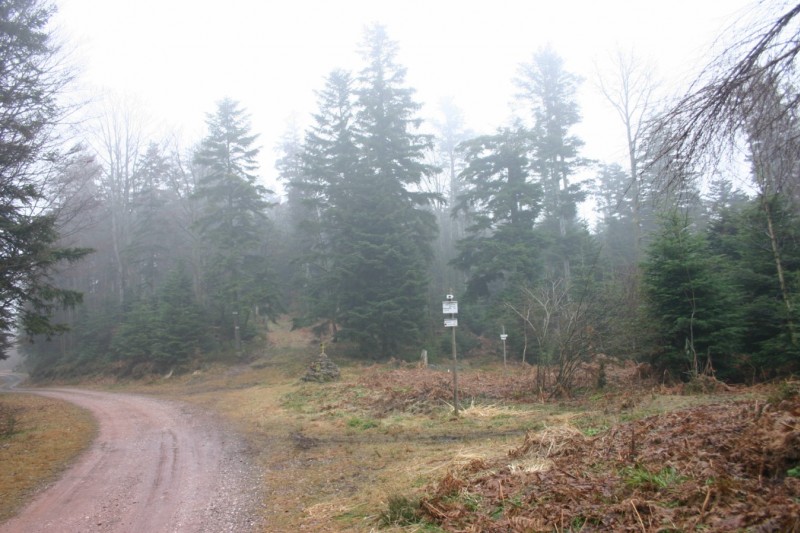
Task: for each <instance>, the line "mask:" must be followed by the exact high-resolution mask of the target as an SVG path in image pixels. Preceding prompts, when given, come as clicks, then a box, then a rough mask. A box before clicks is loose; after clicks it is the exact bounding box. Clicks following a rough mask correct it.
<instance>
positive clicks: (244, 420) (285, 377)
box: [116, 323, 720, 531]
mask: <svg viewBox="0 0 800 533" xmlns="http://www.w3.org/2000/svg"><path fill="white" fill-rule="evenodd" d="M269 339H270V341H271V343H272V344H271V345H270V346H269V347H268V348H267V349H266V351H265V353H264V354H263V355H262V356H261V357H260V358H258V359H257V360H256V361H255V362H254V363H252V364H249V365H245V364H242V365H240V366H234V367H222V366H219V367H211V368H206V369H204V370H202V371H198V372H195V373H192V374H189V375H184V376H173V377H171V378H170V379H160V378H154V379H152V380H150V381H149V382H147V383H142V382H139V383H136V384H130V383H129V384H126V385H124V386H123V385H116V387H118V388H124V389H126V390H135V391H137V392H143V393H147V394H156V395H162V396H167V397H171V398H175V399H179V400H182V401H188V402H193V403H196V404H199V405H202V406H204V407H206V408H209V409H211V410H214V411H216V412H219V413H220V414H222V415H224V416H225V417H226V418H228V419H230V420H232V421H233V422H234V424H235V425H236V426H237V429H238V430H239V431H240V432H241V433H243V434H244V435H246V437H247V438H248V439H249V442H250V443H251V446H252V450H253V453H254V456H255V457H256V458H257V461H258V464H259V466H260V468H261V470H262V472H263V477H264V485H265V487H264V493H265V501H264V504H265V514H266V519H267V522H266V523H267V524H269V526H268V529H269V531H301V530H305V531H371V530H373V529H376V528H379V527H382V528H385V530H386V531H440V529H439V528H438V527H437V526H434V525H432V524H429V523H426V522H425V521H424V518H423V516H422V515H421V514H419V513H417V512H416V511H415V510H414V509H415V507H414V506H415V502H419V501H420V498H423V497H424V495H425V492H426V491H427V490H430V487H431V486H437V485H441V484H442V480H447V479H448V476H449V475H450V473H451V472H457V471H463V470H464V469H467V470H469V469H470V468H474V469H475V470H476V471H477V470H479V469H480V467H481V465H486V464H492V465H500V468H506V469H508V471H510V472H511V473H512V475H519V476H524V475H531V474H532V473H535V472H540V471H543V470H547V469H549V468H550V467H551V464H552V462H551V461H550V459H549V458H548V454H549V453H552V452H553V451H554V450H556V449H557V447H558V446H560V445H561V443H562V442H566V439H567V437H569V436H574V435H581V434H582V435H583V436H584V437H586V438H603V435H604V434H606V433H608V432H610V431H612V430H613V428H614V427H615V426H617V425H618V424H620V423H624V422H627V421H632V420H639V419H642V418H644V417H647V416H651V415H654V414H661V413H669V412H671V411H674V410H676V409H682V408H685V407H690V406H693V405H701V404H704V403H709V402H712V401H720V398H719V397H717V398H713V397H709V396H680V395H675V394H674V393H666V394H659V393H653V392H650V391H644V390H642V391H638V392H637V391H634V390H632V389H630V388H625V387H618V388H616V389H615V388H614V387H609V390H607V391H605V392H603V393H598V394H596V395H594V396H592V397H589V398H585V399H584V400H582V401H575V402H565V403H540V402H537V401H536V400H535V398H533V397H529V396H526V395H525V393H524V392H525V391H524V389H522V388H521V387H523V386H524V382H523V381H522V380H521V379H520V374H522V373H523V372H524V371H525V369H523V368H520V372H516V371H515V372H514V373H507V372H505V371H504V370H503V369H502V368H501V367H500V366H497V367H492V366H489V367H484V368H481V369H480V370H475V369H466V370H465V371H464V372H463V373H461V375H460V378H461V379H463V382H464V384H465V387H468V386H472V387H473V389H474V390H476V391H480V390H487V391H489V392H490V394H489V395H484V396H482V395H481V394H480V393H477V392H476V393H475V394H472V395H470V394H467V395H466V396H465V398H464V400H463V405H462V407H463V410H462V416H461V417H460V418H458V419H456V418H454V417H453V413H452V407H451V406H450V405H449V404H448V403H447V399H443V398H448V399H449V398H451V396H449V395H448V394H447V391H446V390H444V391H443V390H441V389H442V388H445V389H446V387H447V384H448V383H449V379H450V375H449V374H447V373H446V372H444V371H439V372H436V371H434V370H426V371H419V370H413V369H411V370H408V371H407V372H406V371H405V370H403V369H402V368H401V369H397V368H394V367H389V366H388V365H387V366H385V367H383V366H381V367H365V366H359V364H358V363H356V362H352V361H350V362H347V361H346V360H344V359H342V358H341V357H338V356H337V354H336V353H335V352H333V350H332V349H331V347H330V346H329V347H328V354H329V355H330V356H331V358H332V359H333V360H334V361H335V362H336V363H338V364H340V365H341V364H342V363H343V362H345V364H344V365H343V367H342V379H341V380H340V381H339V382H335V383H326V384H317V383H304V382H301V381H300V377H301V376H302V375H303V373H304V371H305V369H306V368H307V366H308V365H309V364H310V363H311V362H312V360H313V359H314V358H315V356H316V354H317V353H318V350H319V346H318V345H317V343H316V342H314V341H313V339H311V338H310V337H308V336H306V337H303V336H302V335H301V334H299V333H297V332H290V331H289V327H288V324H284V323H282V324H279V325H278V326H277V327H276V328H274V331H272V332H271V333H270V336H269ZM504 387H505V388H506V389H505V390H511V392H510V393H509V394H508V396H507V398H503V397H502V394H494V391H499V392H502V391H503V390H504ZM508 387H511V389H509V388H508ZM665 392H669V391H665ZM526 433H530V434H533V435H536V436H537V438H536V439H534V440H532V441H531V442H534V441H535V442H536V443H539V444H537V446H546V447H547V449H545V448H541V449H539V450H538V451H537V450H533V451H532V452H531V453H529V454H527V455H525V456H521V457H518V458H514V457H510V456H509V452H511V451H512V450H517V449H519V448H520V445H524V443H525V442H528V441H527V439H526ZM541 443H544V444H541ZM629 474H630V476H631V477H632V478H633V477H634V475H638V474H641V472H629ZM653 474H654V476H655V477H654V480H651V481H653V482H655V483H657V482H658V480H656V479H655V478H657V477H658V476H659V475H660V476H662V477H665V476H666V475H667V474H669V472H659V471H655V472H653ZM448 498H454V499H456V500H458V503H459V504H460V505H462V506H463V507H465V508H471V507H477V506H478V505H479V504H480V503H481V502H480V501H477V500H476V501H473V500H472V499H470V498H472V496H471V495H470V494H469V493H468V492H464V491H461V492H459V491H455V492H454V493H453V494H452V495H451V496H448ZM514 504H515V502H514V501H513V500H512V499H509V500H508V501H506V502H505V503H504V506H505V507H503V509H505V511H509V509H511V507H513V505H514ZM503 509H500V510H499V511H498V512H501V511H502V512H505V511H503ZM509 512H510V511H509Z"/></svg>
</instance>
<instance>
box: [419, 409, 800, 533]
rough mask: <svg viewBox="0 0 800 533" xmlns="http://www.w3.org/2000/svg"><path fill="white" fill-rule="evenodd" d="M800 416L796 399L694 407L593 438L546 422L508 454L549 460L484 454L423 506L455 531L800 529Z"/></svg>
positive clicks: (454, 474)
mask: <svg viewBox="0 0 800 533" xmlns="http://www.w3.org/2000/svg"><path fill="white" fill-rule="evenodd" d="M750 404H752V402H750ZM757 414H758V416H756V415H757ZM798 421H800V400H798V399H795V400H793V401H791V402H790V401H784V402H783V403H781V404H780V405H777V406H771V407H770V408H768V409H763V410H759V409H757V408H756V407H754V406H752V405H748V404H747V403H746V402H739V403H727V404H718V405H706V406H701V407H694V408H691V409H686V410H683V411H679V412H674V413H670V414H665V415H659V416H653V417H649V418H646V419H643V420H640V421H637V422H633V423H630V424H627V425H624V426H621V427H618V428H616V429H615V430H612V431H610V432H607V433H605V434H603V435H601V436H598V437H595V438H586V437H584V436H583V435H581V434H580V433H579V432H577V431H576V430H565V429H564V428H547V429H546V430H544V431H541V432H537V433H529V434H528V435H526V436H525V439H524V440H523V442H522V443H521V444H520V446H518V447H517V448H514V449H512V450H511V451H510V452H509V453H508V456H509V458H510V459H513V460H515V461H519V460H522V459H524V458H538V459H542V460H545V459H546V460H547V461H549V462H550V464H551V466H550V468H549V469H545V470H540V471H530V472H525V471H521V470H519V469H517V470H515V469H514V468H513V467H512V466H511V465H509V464H507V459H503V458H502V457H498V458H497V459H495V460H484V461H483V462H482V463H481V464H480V465H478V464H471V465H470V468H469V470H466V469H462V470H458V471H456V472H451V473H448V474H447V475H446V476H445V477H444V478H443V479H442V481H441V482H440V483H439V485H438V486H437V487H436V488H435V489H434V490H433V491H432V496H431V497H429V498H427V499H423V502H424V503H423V506H422V507H423V511H424V512H425V513H427V516H428V518H429V519H430V520H431V521H434V522H436V523H438V524H440V525H441V526H442V527H444V528H445V529H447V530H449V531H485V532H500V531H503V532H507V531H520V532H523V531H525V532H527V531H553V530H556V531H584V532H587V531H637V532H650V531H659V530H665V529H673V530H685V531H692V530H711V531H729V530H737V529H746V530H748V531H800V503H798V502H800V500H799V499H798V498H800V479H797V478H793V477H786V472H787V469H788V468H791V467H792V466H795V465H797V464H798V461H800V455H798V454H800V440H798V439H800V433H799V432H798V431H799V430H798ZM631 435H634V437H633V438H634V439H635V444H634V446H635V457H632V456H631V442H632V437H631ZM512 464H513V463H512ZM479 467H484V468H483V470H480V469H479Z"/></svg>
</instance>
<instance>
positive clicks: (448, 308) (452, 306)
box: [442, 294, 458, 416]
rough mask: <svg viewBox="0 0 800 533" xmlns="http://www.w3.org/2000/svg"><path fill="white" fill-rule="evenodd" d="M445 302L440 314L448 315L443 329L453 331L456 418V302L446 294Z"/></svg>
mask: <svg viewBox="0 0 800 533" xmlns="http://www.w3.org/2000/svg"><path fill="white" fill-rule="evenodd" d="M446 298H447V300H445V301H444V302H442V313H443V314H444V315H450V317H449V318H445V319H444V327H446V328H452V330H453V410H454V411H455V414H456V416H458V368H457V364H458V359H457V357H456V327H458V318H456V315H457V314H458V302H457V301H455V300H453V295H452V294H448V295H447V296H446Z"/></svg>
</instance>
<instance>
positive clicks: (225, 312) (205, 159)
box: [194, 99, 281, 336]
mask: <svg viewBox="0 0 800 533" xmlns="http://www.w3.org/2000/svg"><path fill="white" fill-rule="evenodd" d="M207 125H208V130H209V131H208V135H207V137H206V138H205V139H203V141H202V143H201V144H200V147H199V149H198V150H197V152H196V153H195V156H194V163H195V164H196V165H198V166H199V168H200V173H201V175H200V179H199V181H198V184H197V190H196V192H195V198H196V199H197V200H198V201H200V202H201V211H202V214H201V215H200V217H199V218H198V221H197V230H198V232H199V234H200V237H201V238H202V240H203V242H204V243H205V246H206V257H205V262H204V265H203V272H204V278H205V279H204V282H205V296H206V299H205V303H206V306H207V307H208V308H209V309H211V310H212V312H213V313H214V315H215V317H214V320H216V322H217V324H218V325H220V326H223V330H224V331H227V332H228V333H229V334H232V333H233V327H232V326H233V323H234V320H233V316H232V314H233V313H238V316H239V317H240V321H241V325H242V326H243V327H245V326H246V325H247V322H248V320H249V317H250V315H251V312H252V311H253V310H254V309H256V308H258V309H259V310H262V311H264V312H265V313H266V315H267V316H274V315H275V314H277V313H278V312H279V311H280V309H281V307H280V300H279V295H278V289H277V287H276V284H275V276H274V274H273V273H272V271H271V268H270V265H269V260H268V256H267V253H266V252H267V251H266V250H265V249H264V248H265V246H264V243H265V231H266V227H267V224H268V219H267V215H266V210H267V208H268V207H269V206H270V203H269V202H268V201H267V199H266V195H267V193H268V192H269V191H268V190H267V189H266V188H265V187H264V186H262V185H260V184H259V183H258V178H257V176H256V174H255V172H256V171H257V169H258V164H257V162H256V156H257V155H258V152H259V149H258V148H257V147H255V146H254V143H255V141H256V139H257V135H253V134H251V133H250V123H249V118H248V116H247V115H246V114H245V111H244V110H243V109H241V108H240V107H239V104H238V103H237V102H235V101H233V100H231V99H225V100H222V101H221V102H220V103H219V104H218V107H217V111H216V112H215V113H214V114H210V115H209V116H208V120H207ZM231 336H232V335H231Z"/></svg>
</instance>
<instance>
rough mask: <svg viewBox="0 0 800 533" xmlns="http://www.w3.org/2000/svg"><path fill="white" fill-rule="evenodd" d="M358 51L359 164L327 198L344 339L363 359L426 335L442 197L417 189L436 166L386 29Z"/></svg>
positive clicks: (369, 36) (371, 32)
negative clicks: (434, 206)
mask: <svg viewBox="0 0 800 533" xmlns="http://www.w3.org/2000/svg"><path fill="white" fill-rule="evenodd" d="M362 55H363V58H364V61H365V62H366V66H365V67H364V69H363V70H362V71H361V73H360V75H359V76H358V80H357V81H358V87H357V89H356V96H357V109H358V110H357V113H356V118H355V124H354V132H355V135H354V140H355V144H356V146H357V147H358V150H359V159H358V163H357V166H356V168H355V169H354V172H353V173H352V174H349V175H348V176H345V177H344V181H343V182H342V183H341V185H340V187H338V188H337V192H336V197H335V198H333V199H332V203H331V207H330V209H331V213H330V216H331V219H332V220H333V221H334V225H335V227H336V233H337V237H336V241H335V248H334V249H333V253H334V254H335V257H333V258H332V262H333V268H334V269H335V272H336V273H335V276H336V279H337V284H338V291H339V306H340V308H341V313H340V323H341V325H342V330H341V332H340V333H341V335H342V336H344V337H349V338H351V339H354V340H356V341H357V342H358V344H359V346H360V347H361V352H362V353H363V354H369V353H372V354H373V355H378V356H382V357H386V356H389V355H393V354H396V353H398V350H401V349H403V348H406V347H409V346H412V345H413V344H414V343H415V342H418V341H419V340H420V338H421V336H422V333H423V330H424V325H425V317H426V303H427V284H428V279H427V265H428V262H429V260H430V258H431V246H430V243H431V241H432V239H433V237H434V236H435V232H436V226H435V218H434V216H433V215H432V213H430V211H428V210H426V209H425V207H426V206H427V205H428V203H429V202H431V201H433V200H435V199H437V198H438V196H437V195H434V194H429V193H423V192H418V190H417V189H416V188H417V186H418V185H419V184H420V181H421V180H422V178H423V177H424V176H426V175H430V174H431V173H433V172H435V170H436V169H435V168H433V167H432V166H430V165H428V164H426V163H425V161H424V158H425V153H426V151H427V150H429V149H431V147H432V141H431V138H430V137H429V136H426V135H421V134H419V133H417V128H418V126H419V125H420V119H418V118H417V117H416V113H417V111H418V110H419V105H418V104H417V103H415V102H414V101H413V99H412V95H413V91H412V90H411V89H409V88H407V87H405V86H404V85H403V83H404V77H405V69H404V68H402V67H401V66H399V65H397V64H396V62H395V60H396V55H397V46H396V44H395V43H394V42H392V41H391V40H389V38H388V36H387V35H386V32H385V30H384V28H383V27H381V26H373V27H371V28H369V29H368V30H367V33H366V38H365V41H364V47H363V51H362Z"/></svg>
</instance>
